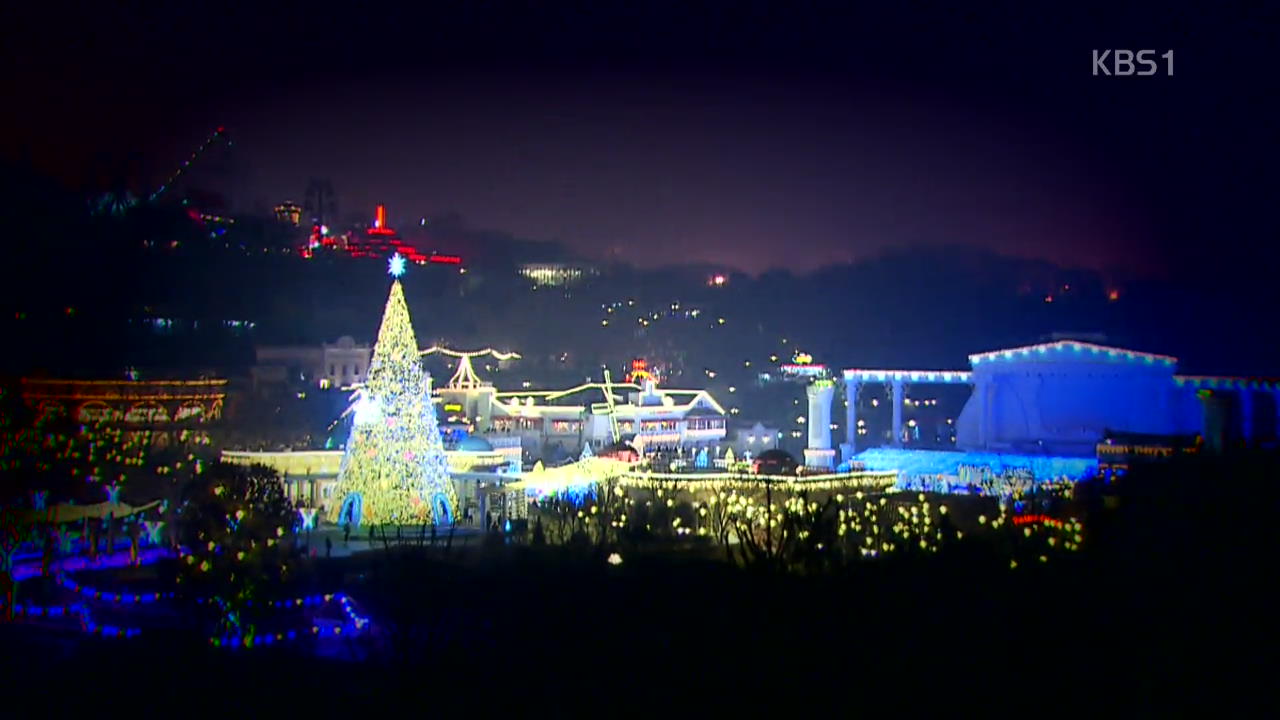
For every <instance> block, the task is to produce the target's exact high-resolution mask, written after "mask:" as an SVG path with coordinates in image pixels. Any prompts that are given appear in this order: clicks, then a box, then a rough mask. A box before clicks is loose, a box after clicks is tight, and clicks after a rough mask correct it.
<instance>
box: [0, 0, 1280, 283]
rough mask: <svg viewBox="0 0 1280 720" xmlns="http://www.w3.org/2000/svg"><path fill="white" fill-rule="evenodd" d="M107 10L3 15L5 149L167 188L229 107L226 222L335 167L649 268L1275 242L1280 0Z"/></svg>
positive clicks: (1145, 259) (1143, 262) (394, 201)
mask: <svg viewBox="0 0 1280 720" xmlns="http://www.w3.org/2000/svg"><path fill="white" fill-rule="evenodd" d="M94 5H97V6H99V7H97V8H96V9H94V10H91V11H86V10H85V8H83V7H79V6H75V5H60V4H59V3H56V2H55V3H29V4H24V5H23V6H22V7H19V8H9V9H7V10H5V11H4V12H5V13H7V14H8V17H6V18H5V20H4V22H3V23H0V24H3V26H4V29H3V30H2V31H0V32H3V33H4V36H3V53H4V55H5V59H4V66H5V67H4V71H3V83H4V85H3V91H4V93H5V97H7V98H11V99H12V98H21V102H20V103H15V104H12V105H10V106H9V110H8V111H7V112H6V113H4V119H3V121H2V122H3V123H4V125H5V131H4V133H3V136H4V137H3V140H2V141H0V144H2V147H3V151H4V154H5V156H6V157H7V158H10V159H12V158H15V157H22V156H23V155H25V156H26V157H27V158H28V159H29V160H30V162H32V163H33V164H35V166H36V167H37V168H39V169H40V170H41V171H42V172H45V173H48V174H50V175H53V176H55V177H57V178H59V179H60V180H62V181H63V182H65V183H66V184H67V185H68V186H69V187H82V186H84V185H85V184H86V183H93V182H94V181H95V177H97V176H99V175H100V174H101V168H102V167H104V164H106V165H110V163H111V162H113V160H112V158H116V159H118V158H121V157H132V158H133V159H134V162H135V164H136V168H137V169H136V171H135V174H136V180H135V181H136V182H137V183H138V186H139V187H145V186H147V185H152V186H153V185H154V184H156V183H158V182H159V180H160V179H162V177H163V175H164V174H165V171H166V170H169V169H170V168H171V167H172V166H174V165H176V163H177V162H178V161H179V160H180V159H181V158H182V157H183V156H184V155H185V154H186V153H187V152H189V151H190V149H191V148H192V147H194V146H195V145H197V144H198V143H199V142H200V141H201V140H202V139H203V137H204V136H206V135H207V134H208V133H209V132H211V131H212V129H213V128H215V127H217V126H218V125H225V126H226V127H227V128H228V129H229V131H230V133H231V137H232V139H233V140H234V142H235V147H234V162H233V163H231V164H230V167H231V168H232V170H230V171H229V172H228V174H227V175H226V176H224V177H220V178H203V179H202V181H203V182H205V183H206V184H208V185H210V186H212V187H216V189H219V190H222V191H224V192H226V193H227V194H228V195H229V198H230V200H231V202H232V204H233V205H232V210H233V211H239V212H249V211H254V210H264V209H265V208H268V207H270V205H272V204H274V203H276V202H279V201H281V200H285V199H293V200H297V201H301V199H302V194H303V190H304V188H305V186H306V183H307V180H308V178H310V177H325V178H329V179H330V180H332V182H333V184H334V186H335V189H336V190H337V192H338V195H339V198H338V200H339V204H340V210H341V212H342V214H344V215H345V214H347V213H353V212H364V211H366V209H368V210H367V212H368V213H370V214H371V212H372V205H373V204H374V203H375V202H385V203H386V204H387V205H388V206H389V211H390V213H391V218H392V220H393V222H394V223H397V224H409V223H416V221H417V219H418V218H419V217H421V216H433V215H439V214H443V213H451V212H456V213H458V214H460V215H461V216H462V217H463V218H464V219H465V221H466V222H467V224H468V225H470V226H473V227H477V228H485V229H492V230H498V231H504V232H509V233H511V234H513V235H515V236H518V237H523V238H528V239H535V240H560V241H562V242H564V243H565V244H566V245H567V246H568V247H570V248H572V249H573V250H574V251H577V252H580V253H582V254H584V255H586V256H588V257H593V258H604V257H608V256H614V257H618V258H621V259H624V260H629V261H632V262H635V263H637V264H642V265H650V266H652V265H660V264H667V263H672V262H682V261H697V262H711V263H721V264H724V265H727V266H733V267H738V268H741V269H744V270H747V271H752V272H759V271H762V270H765V269H767V268H769V267H774V266H781V267H787V268H790V269H793V270H807V269H812V268H814V267H817V266H819V265H823V264H827V263H835V262H850V261H857V260H858V259H860V258H865V257H867V256H869V255H873V254H875V253H879V252H882V251H884V250H886V249H891V248H902V247H909V246H914V245H929V244H942V243H955V244H961V245H967V246H972V247H977V248H984V249H991V250H996V251H1000V252H1006V253H1012V254H1017V255H1021V256H1028V257H1038V258H1046V259H1049V260H1052V261H1055V262H1057V263H1060V264H1063V265H1068V266H1081V267H1087V268H1098V269H1123V270H1127V271H1131V272H1139V273H1154V274H1167V273H1188V272H1190V271H1192V270H1194V271H1195V272H1217V273H1221V272H1230V273H1234V272H1239V271H1242V270H1243V271H1248V270H1251V269H1258V268H1261V267H1265V266H1266V264H1267V263H1269V262H1273V261H1274V260H1276V251H1275V247H1276V245H1277V243H1276V239H1277V233H1276V221H1275V212H1274V210H1273V209H1272V205H1273V203H1274V192H1273V190H1272V188H1273V186H1274V185H1275V183H1274V178H1273V176H1274V172H1275V171H1274V160H1275V152H1274V149H1275V148H1274V140H1273V138H1272V137H1271V134H1272V133H1274V130H1275V127H1277V123H1276V119H1277V118H1276V110H1275V103H1274V98H1275V97H1276V90H1277V87H1276V85H1277V83H1276V81H1275V79H1274V76H1272V75H1268V74H1267V70H1268V69H1269V68H1272V67H1274V66H1275V65H1276V63H1275V62H1274V57H1272V56H1273V54H1274V53H1273V51H1272V48H1273V47H1274V46H1275V43H1276V40H1277V38H1276V27H1277V24H1276V11H1275V10H1274V9H1265V8H1264V7H1263V5H1262V4H1261V3H1247V4H1241V5H1233V4H1228V5H1226V6H1223V5H1222V4H1213V6H1212V7H1210V4H1203V8H1202V9H1197V10H1186V9H1171V8H1170V7H1168V6H1167V5H1165V4H1159V5H1158V4H1154V3H1153V4H1149V5H1142V6H1131V7H1128V8H1125V9H1119V8H1117V7H1116V5H1117V4H1116V3H1098V4H1089V3H1078V2H1073V3H1063V4H1061V5H1059V6H1053V5H1051V4H1048V3H1022V2H1001V3H992V4H987V5H985V6H984V7H983V8H982V9H977V10H958V9H943V8H941V7H939V6H935V5H933V4H929V3H877V4H874V5H872V7H871V8H869V9H849V8H840V9H836V8H834V7H832V6H827V5H824V4H822V3H763V2H749V1H741V2H723V3H696V2H667V1H665V0H660V1H659V2H646V3H613V2H601V1H597V2H588V1H584V2H578V3H571V4H562V3H540V2H525V3H495V2H483V1H480V0H475V1H473V2H455V3H447V4H440V5H436V6H434V7H425V8H418V9H404V8H399V9H392V8H390V7H389V8H386V9H370V8H371V7H372V6H368V5H362V4H358V3H342V4H336V3H326V2H311V3H297V4H289V5H274V6H272V8H270V9H265V8H263V7H259V6H258V4H248V3H246V4H243V5H239V4H234V3H230V4H229V3H204V2H181V3H154V4H140V5H147V6H150V7H151V9H149V10H138V9H131V10H128V11H123V10H119V9H117V8H119V7H121V6H122V4H119V3H95V4H94ZM884 5H895V6H898V7H897V8H896V9H888V8H886V7H883V6H884ZM641 7H643V8H644V9H640V8H641ZM1094 48H1134V49H1142V48H1153V49H1156V50H1157V53H1161V52H1164V51H1165V50H1167V49H1170V48H1172V49H1173V50H1174V51H1175V67H1174V76H1173V77H1171V78H1170V77H1164V76H1163V68H1162V69H1161V70H1162V72H1161V74H1159V75H1157V76H1155V77H1142V78H1139V77H1128V78H1115V77H1112V78H1105V77H1094V76H1093V75H1092V70H1091V51H1092V50H1093V49H1094ZM104 158H105V159H104Z"/></svg>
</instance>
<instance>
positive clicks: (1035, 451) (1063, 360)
mask: <svg viewBox="0 0 1280 720" xmlns="http://www.w3.org/2000/svg"><path fill="white" fill-rule="evenodd" d="M969 365H970V369H968V370H864V369H851V370H845V371H844V372H843V374H842V378H843V381H844V385H845V397H846V402H847V408H846V418H845V423H844V428H845V442H844V443H842V444H841V445H840V448H841V459H842V460H843V461H844V462H850V461H854V462H863V463H864V464H865V465H866V466H867V467H868V469H877V470H878V469H899V470H902V471H903V472H904V474H915V473H919V474H944V475H945V474H952V472H953V471H954V468H955V467H956V466H959V465H974V464H981V465H991V466H993V469H995V466H1002V467H1003V466H1008V467H1011V468H1027V469H1033V471H1034V472H1035V474H1036V476H1037V477H1047V476H1049V475H1050V474H1051V475H1052V476H1056V477H1075V478H1078V477H1079V476H1081V474H1091V472H1092V471H1094V470H1096V466H1097V465H1096V457H1097V447H1098V444H1099V443H1100V442H1103V441H1104V440H1105V439H1106V438H1107V437H1108V436H1109V435H1112V434H1116V433H1133V434H1142V435H1147V436H1157V437H1159V436H1167V437H1174V436H1180V437H1196V436H1198V437H1199V438H1201V439H1202V441H1203V444H1204V446H1205V447H1206V448H1207V449H1209V450H1222V449H1225V448H1228V447H1235V446H1241V445H1251V444H1255V443H1257V442H1260V441H1262V440H1263V439H1264V438H1274V437H1275V436H1276V435H1277V432H1276V429H1277V426H1280V422H1278V421H1280V403H1278V402H1277V394H1278V392H1280V383H1277V382H1275V381H1272V380H1260V379H1251V378H1229V377H1209V376H1193V375H1178V374H1176V368H1177V359H1176V358H1174V357H1170V356H1167V355H1156V354H1152V353H1145V352H1137V351H1133V350H1126V349H1123V348H1116V347H1107V346H1104V345H1096V344H1093V343H1087V342H1079V341H1074V340H1059V341H1056V342H1049V343H1043V344H1039V345H1029V346H1025V347H1016V348H1009V349H1005V350H996V351H993V352H984V353H978V354H975V355H970V356H969ZM937 384H962V385H967V386H969V387H971V388H972V391H971V393H970V396H969V398H968V400H967V402H966V403H965V405H964V409H963V410H962V411H961V412H960V415H959V416H958V417H957V418H956V422H955V427H956V430H955V442H956V448H957V449H958V450H960V451H961V452H959V453H954V452H941V451H928V450H909V449H906V448H905V447H904V445H905V444H906V443H905V441H904V437H905V436H904V433H903V417H902V415H903V407H904V406H906V405H907V404H908V400H907V397H906V388H907V386H909V385H911V386H914V385H937ZM864 385H883V386H885V387H886V389H887V390H888V393H887V394H888V395H889V397H890V403H891V407H892V425H891V441H890V442H891V445H892V446H893V448H895V449H901V452H897V453H885V452H883V451H881V452H874V453H873V452H859V451H860V450H863V448H859V447H858V431H857V428H858V395H859V391H860V390H861V389H862V387H863V386H864ZM811 442H812V440H811ZM916 455H918V457H916ZM1078 461H1088V462H1086V463H1085V464H1081V462H1078ZM886 463H887V464H889V465H895V467H892V468H890V467H887V466H885V465H886ZM1046 463H1048V464H1046ZM1089 463H1092V465H1091V466H1090V465H1089ZM1091 468H1093V470H1091ZM1042 473H1044V474H1042Z"/></svg>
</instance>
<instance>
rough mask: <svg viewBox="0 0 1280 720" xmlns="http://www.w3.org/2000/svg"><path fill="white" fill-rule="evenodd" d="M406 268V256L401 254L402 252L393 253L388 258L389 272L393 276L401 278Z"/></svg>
mask: <svg viewBox="0 0 1280 720" xmlns="http://www.w3.org/2000/svg"><path fill="white" fill-rule="evenodd" d="M404 268H405V263H404V256H403V255H401V254H400V253H396V254H395V255H392V256H391V257H390V258H389V259H388V260H387V274H388V275H390V276H391V277H393V278H399V277H400V276H401V275H403V274H404Z"/></svg>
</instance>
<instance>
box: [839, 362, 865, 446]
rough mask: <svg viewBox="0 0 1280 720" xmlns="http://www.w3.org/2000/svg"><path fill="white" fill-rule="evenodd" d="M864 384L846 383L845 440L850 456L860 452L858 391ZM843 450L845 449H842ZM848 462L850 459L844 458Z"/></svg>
mask: <svg viewBox="0 0 1280 720" xmlns="http://www.w3.org/2000/svg"><path fill="white" fill-rule="evenodd" d="M861 385H862V383H861V382H859V381H858V380H846V381H845V383H844V397H845V403H846V407H845V409H844V439H845V444H846V445H848V446H849V447H848V450H847V452H848V454H849V455H850V456H852V455H853V454H854V453H856V452H858V389H859V388H860V387H861ZM842 450H843V448H842ZM844 459H845V460H848V459H849V458H848V457H846V458H844Z"/></svg>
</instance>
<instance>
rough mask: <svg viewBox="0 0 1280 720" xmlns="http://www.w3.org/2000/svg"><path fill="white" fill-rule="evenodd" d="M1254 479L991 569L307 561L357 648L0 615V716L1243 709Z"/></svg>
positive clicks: (1262, 631)
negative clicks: (126, 634) (348, 599)
mask: <svg viewBox="0 0 1280 720" xmlns="http://www.w3.org/2000/svg"><path fill="white" fill-rule="evenodd" d="M1275 470H1276V465H1275V463H1274V461H1273V460H1271V459H1265V460H1252V461H1249V462H1240V463H1234V464H1232V465H1229V466H1228V465H1223V464H1216V465H1207V464H1188V465H1185V466H1183V467H1180V468H1176V469H1164V470H1161V471H1160V472H1158V473H1149V474H1147V475H1146V476H1143V475H1137V476H1135V477H1134V478H1133V479H1132V480H1131V481H1130V483H1129V485H1128V487H1127V489H1126V490H1125V493H1124V497H1122V499H1121V504H1120V506H1119V508H1118V509H1116V510H1114V511H1112V512H1111V513H1110V514H1109V515H1108V516H1107V517H1105V518H1099V519H1098V521H1097V522H1095V523H1094V525H1093V527H1094V528H1095V529H1094V532H1093V534H1092V536H1091V538H1090V542H1089V547H1088V549H1087V551H1086V552H1083V553H1080V554H1079V555H1077V556H1074V557H1072V558H1070V559H1064V560H1060V561H1057V562H1053V563H1050V564H1047V565H1031V566H1030V567H1021V568H1020V569H1019V570H1018V571H1016V572H1010V571H1009V570H1008V560H1007V558H994V557H992V556H991V553H989V552H988V551H987V550H986V549H984V548H983V547H981V546H978V545H973V546H968V547H966V546H965V545H961V546H958V548H956V549H953V550H952V551H950V552H945V553H944V554H942V555H940V556H937V557H934V558H930V559H928V560H923V561H918V562H884V563H877V564H873V565H867V566H859V568H858V569H857V570H856V571H854V572H852V573H849V574H847V575H843V576H841V577H823V578H812V577H810V578H803V577H795V576H779V575H776V574H771V573H767V572H755V571H748V570H738V569H734V568H730V567H728V566H726V565H724V564H722V563H719V562H715V561H711V560H706V561H704V560H697V559H692V558H690V557H688V556H679V555H677V556H671V555H662V554H654V555H651V556H648V557H636V558H630V559H628V560H627V561H625V562H624V564H623V565H622V566H620V567H610V566H608V565H607V564H605V563H603V562H602V561H601V560H600V558H598V557H594V556H586V555H583V554H581V553H574V552H573V551H569V550H566V549H563V548H546V549H541V550H534V549H529V548H505V549H501V550H496V551H494V552H491V553H489V554H487V555H485V556H484V558H483V561H481V562H466V563H461V564H460V563H458V562H445V561H442V560H440V559H438V558H427V557H422V556H421V555H416V556H415V555H401V556H391V555H387V554H382V555H377V554H376V553H375V554H373V555H374V556H376V559H374V558H373V557H369V558H365V559H364V560H361V558H360V556H357V557H355V558H349V559H342V560H334V561H332V563H331V564H330V567H329V568H328V570H327V572H329V573H332V578H331V579H332V580H333V581H334V582H338V581H344V582H359V581H358V577H359V576H360V575H363V576H364V579H363V583H362V585H363V587H362V589H361V590H359V591H357V590H354V589H353V590H352V592H353V594H356V593H357V592H359V593H360V594H361V597H362V599H363V598H368V600H367V601H366V602H365V604H366V605H367V606H369V610H370V614H371V615H373V616H374V617H375V618H376V619H378V620H380V621H385V622H386V623H388V624H390V625H394V626H395V627H396V632H395V638H397V639H398V642H390V643H389V644H388V645H387V646H386V647H385V648H384V652H383V653H381V655H380V658H379V659H377V660H372V661H368V662H364V663H353V662H345V661H339V660H324V659H320V658H314V657H309V656H304V655H303V654H301V653H296V652H281V651H279V650H276V649H269V650H268V649H258V650H253V651H236V652H230V651H226V650H215V649H213V648H203V647H198V646H197V645H196V644H195V643H192V642H191V641H190V640H189V639H187V638H175V637H165V636H163V635H157V634H151V635H144V636H142V637H140V638H137V639H135V640H131V641H129V642H122V641H114V642H113V641H86V640H84V639H83V638H82V637H81V636H78V635H69V636H66V637H57V636H51V635H49V634H48V633H47V632H44V631H36V630H32V629H29V628H23V627H16V626H0V643H2V644H3V668H2V670H3V672H2V673H0V684H2V685H3V686H5V690H4V695H5V697H6V698H8V699H9V702H10V703H11V704H12V705H11V707H12V708H13V709H14V710H18V708H23V709H24V710H35V711H36V712H37V713H39V712H40V711H41V710H43V711H44V712H49V711H53V713H54V714H56V715H58V716H61V715H62V714H63V712H64V711H66V712H69V711H70V710H71V709H72V706H83V707H85V708H88V709H90V710H91V711H92V712H95V713H97V714H101V713H103V712H105V713H108V716H112V717H115V716H121V717H123V716H125V715H129V716H134V717H136V716H138V715H143V716H153V715H161V716H170V717H177V716H197V717H202V716H206V715H207V714H209V713H211V712H213V711H215V710H226V709H238V710H239V711H240V712H248V713H252V715H249V716H247V717H257V716H260V715H262V716H265V715H266V714H267V713H290V714H297V713H305V714H307V715H311V714H312V713H324V714H326V715H328V714H333V713H337V712H344V713H345V712H348V711H352V710H354V711H355V712H359V713H362V714H366V715H373V714H377V715H385V714H388V713H393V714H404V713H412V714H415V715H418V714H428V713H429V714H435V715H438V714H439V713H442V712H450V713H453V712H464V713H475V714H477V715H479V716H489V715H496V714H506V715H515V714H522V715H523V714H529V713H532V714H533V715H534V716H537V717H541V716H566V715H573V716H577V715H595V716H610V715H614V716H627V717H630V716H639V715H644V716H658V715H667V716H670V715H675V716H687V715H694V714H698V715H706V713H708V712H710V713H713V715H712V716H713V717H717V716H721V715H730V714H733V715H745V716H756V715H758V714H760V713H762V712H765V711H770V712H772V711H779V712H780V713H786V714H785V715H782V714H780V715H779V716H780V717H794V716H802V715H805V714H808V710H809V709H818V708H821V709H824V710H830V711H835V712H838V713H840V714H841V715H843V716H854V715H865V714H869V713H880V712H890V713H895V714H906V715H909V716H916V715H920V714H925V713H930V714H931V713H933V712H936V711H943V712H948V713H951V714H955V715H962V716H979V715H985V716H989V715H999V716H1007V715H1015V714H1016V715H1020V716H1044V715H1048V716H1055V717H1056V716H1062V715H1067V714H1079V713H1087V714H1088V716H1100V715H1105V716H1109V715H1117V714H1119V713H1126V714H1136V715H1141V716H1145V715H1157V714H1158V715H1168V714H1170V713H1173V714H1176V715H1179V716H1184V715H1200V714H1208V713H1218V714H1223V715H1225V714H1227V713H1230V714H1232V715H1236V714H1239V713H1248V716H1259V714H1260V713H1262V712H1266V711H1268V710H1269V709H1271V708H1273V707H1274V704H1275V703H1274V697H1275V693H1274V690H1273V685H1272V683H1271V674H1272V669H1273V668H1274V667H1276V665H1275V663H1274V660H1275V650H1274V636H1273V634H1272V633H1271V631H1270V624H1269V622H1267V619H1268V618H1269V611H1270V609H1271V608H1272V607H1273V606H1274V594H1273V593H1274V591H1273V590H1271V589H1270V582H1269V580H1270V578H1269V576H1270V575H1271V574H1272V570H1273V568H1274V563H1273V561H1272V560H1271V559H1270V558H1271V551H1272V549H1273V548H1274V547H1275V540H1274V538H1275V531H1276V530H1275V527H1276V519H1277V512H1278V510H1280V508H1278V507H1277V505H1276V503H1275V499H1276V492H1275V491H1274V490H1273V489H1272V484H1271V483H1273V482H1275V480H1276V478H1277V477H1280V475H1277V474H1276V472H1275ZM117 712H118V713H119V715H117ZM23 716H26V715H23Z"/></svg>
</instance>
